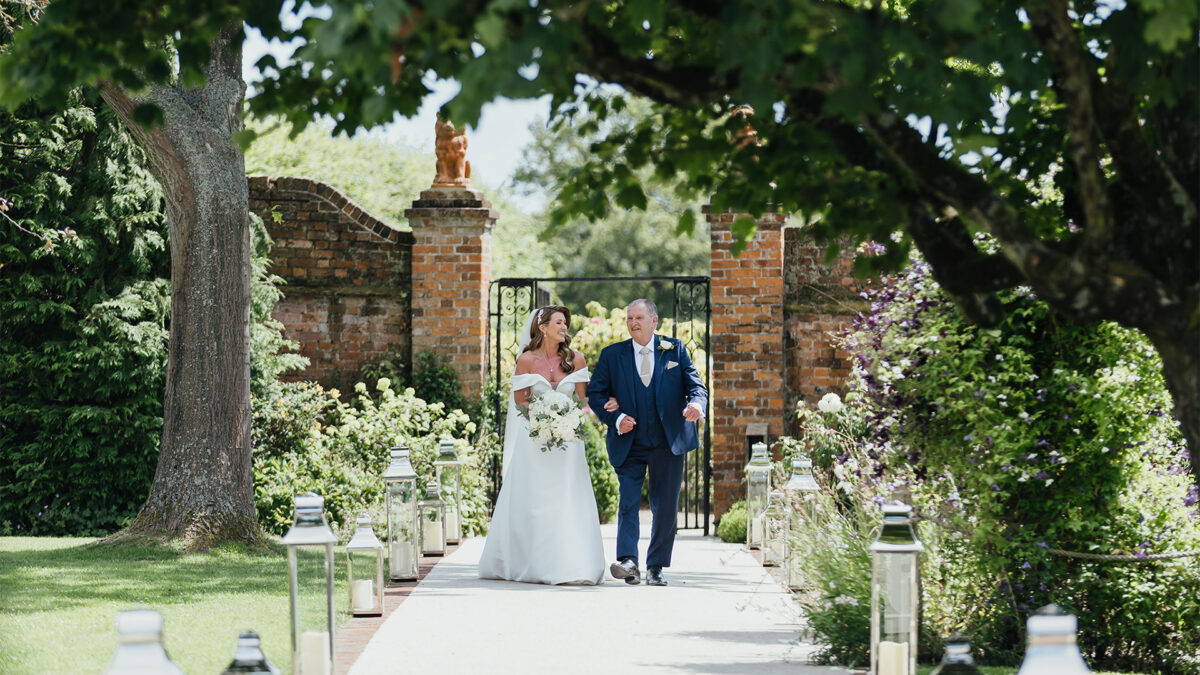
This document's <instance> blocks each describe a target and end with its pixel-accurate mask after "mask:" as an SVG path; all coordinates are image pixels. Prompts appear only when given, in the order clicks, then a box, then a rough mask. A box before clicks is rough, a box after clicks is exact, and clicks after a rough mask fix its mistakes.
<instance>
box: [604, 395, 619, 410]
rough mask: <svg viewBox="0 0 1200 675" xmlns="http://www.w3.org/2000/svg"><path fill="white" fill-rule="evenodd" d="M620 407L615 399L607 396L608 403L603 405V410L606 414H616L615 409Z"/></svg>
mask: <svg viewBox="0 0 1200 675" xmlns="http://www.w3.org/2000/svg"><path fill="white" fill-rule="evenodd" d="M620 407H621V406H619V405H617V399H616V398H615V397H612V396H609V397H608V402H607V403H605V404H604V409H605V410H607V411H608V412H616V411H617V409H618V408H620Z"/></svg>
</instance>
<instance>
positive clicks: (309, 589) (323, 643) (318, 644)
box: [290, 545, 333, 675]
mask: <svg viewBox="0 0 1200 675" xmlns="http://www.w3.org/2000/svg"><path fill="white" fill-rule="evenodd" d="M290 551H291V552H292V554H293V555H294V559H295V561H296V606H295V608H294V610H293V611H294V614H293V618H294V620H295V622H296V623H295V626H294V630H295V633H294V639H295V643H294V651H293V654H292V658H293V659H294V660H295V662H296V663H297V664H299V665H298V668H297V670H296V672H299V673H304V674H305V675H307V674H309V673H312V674H313V675H328V674H329V673H331V672H332V668H333V660H332V659H333V654H332V645H331V640H330V635H329V621H328V618H329V617H328V608H329V605H328V602H329V598H328V595H327V588H326V583H325V581H326V577H325V556H326V553H327V551H328V552H329V553H330V555H332V551H331V549H327V548H326V547H325V546H323V545H318V546H292V547H290Z"/></svg>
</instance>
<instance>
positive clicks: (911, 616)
mask: <svg viewBox="0 0 1200 675" xmlns="http://www.w3.org/2000/svg"><path fill="white" fill-rule="evenodd" d="M875 556H876V567H875V572H876V578H875V589H876V592H877V593H878V595H879V601H878V606H877V607H875V608H872V609H873V611H876V612H878V616H876V617H875V620H876V621H877V622H878V626H879V650H878V654H877V655H876V663H877V669H876V675H912V673H911V672H910V666H911V664H912V663H913V660H914V659H915V657H916V651H915V650H916V648H917V636H916V634H915V627H916V611H917V607H916V598H917V593H918V591H919V589H918V588H917V567H916V564H917V556H916V554H914V553H884V552H876V553H875Z"/></svg>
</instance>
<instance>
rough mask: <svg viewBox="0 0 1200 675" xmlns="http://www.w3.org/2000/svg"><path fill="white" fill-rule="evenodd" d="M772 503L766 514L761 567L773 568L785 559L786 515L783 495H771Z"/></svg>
mask: <svg viewBox="0 0 1200 675" xmlns="http://www.w3.org/2000/svg"><path fill="white" fill-rule="evenodd" d="M772 499H773V500H774V501H772V502H771V504H770V505H769V506H768V507H767V512H766V532H765V536H766V541H765V542H764V546H763V558H762V560H763V565H768V566H773V565H779V564H782V563H783V562H784V559H785V558H786V557H787V537H788V531H787V513H786V509H785V505H784V503H783V495H778V494H777V495H772Z"/></svg>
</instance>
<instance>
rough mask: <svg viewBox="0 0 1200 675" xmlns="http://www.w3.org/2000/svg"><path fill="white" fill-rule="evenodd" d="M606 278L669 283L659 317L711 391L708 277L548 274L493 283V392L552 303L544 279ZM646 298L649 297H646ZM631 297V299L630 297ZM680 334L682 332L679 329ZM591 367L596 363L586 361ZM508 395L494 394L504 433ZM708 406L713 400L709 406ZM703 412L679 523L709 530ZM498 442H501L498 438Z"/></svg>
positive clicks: (708, 449) (495, 463)
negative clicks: (538, 312) (536, 316)
mask: <svg viewBox="0 0 1200 675" xmlns="http://www.w3.org/2000/svg"><path fill="white" fill-rule="evenodd" d="M604 282H650V283H658V284H663V285H666V284H670V286H671V289H672V295H673V298H674V302H673V303H672V304H673V306H672V307H671V308H670V312H671V313H670V314H669V315H667V314H666V310H667V308H666V307H663V304H665V303H662V302H659V303H658V304H659V310H658V311H659V314H660V318H663V319H666V318H671V319H672V320H673V321H672V324H673V325H672V331H671V332H672V335H671V337H672V338H675V339H677V340H681V341H682V342H683V344H684V346H685V347H686V348H687V350H688V353H689V354H690V355H691V357H692V360H693V361H694V362H695V364H696V369H697V370H698V371H701V372H700V375H701V377H702V378H703V380H704V386H705V388H707V389H708V390H709V395H710V398H711V394H712V374H711V373H712V367H711V353H712V350H711V337H710V336H711V335H712V287H711V282H710V279H709V277H569V278H567V277H547V278H537V279H534V278H520V279H516V278H514V279H498V280H496V281H493V282H492V286H491V289H490V298H489V305H488V307H489V315H490V318H491V321H490V322H489V330H490V331H491V332H490V335H489V336H488V337H489V342H490V343H491V345H492V353H491V358H490V363H489V368H490V369H491V377H492V381H493V383H494V385H495V391H497V392H505V387H504V383H505V382H506V381H507V378H508V377H510V376H511V375H512V372H513V369H514V368H515V364H516V359H517V356H518V354H517V348H518V346H519V345H520V337H521V336H520V335H518V333H520V332H521V329H522V328H523V327H524V326H525V321H526V320H527V319H528V318H529V313H530V312H532V311H533V310H534V309H535V308H536V307H541V306H543V305H547V304H550V301H551V291H550V289H549V288H547V287H546V285H547V284H550V285H555V284H560V283H604ZM647 297H648V296H647ZM632 299H633V298H630V300H632ZM681 333H682V334H681ZM698 357H699V358H698ZM589 366H595V364H589ZM506 406H507V403H506V399H504V398H503V397H502V396H499V395H497V396H496V397H495V409H494V411H493V412H494V415H495V417H494V419H495V420H496V421H497V424H496V426H497V428H498V431H499V433H500V435H501V437H503V434H504V423H503V420H504V414H503V411H504V408H505V407H506ZM710 410H711V405H710ZM710 418H711V416H710V415H709V414H708V411H705V415H704V425H703V427H702V428H700V429H699V430H698V431H699V432H700V447H699V448H698V449H697V450H696V451H695V452H689V453H687V455H686V456H685V457H686V464H685V465H684V472H683V485H682V486H681V487H680V491H679V510H680V513H679V515H680V518H679V527H680V528H681V529H703V530H704V534H705V535H707V534H709V516H710V513H711V511H712V462H711V459H712V439H711V436H710V433H709V431H710V428H709V420H710ZM501 447H503V444H502V443H501ZM500 462H501V458H500V456H499V454H493V456H492V458H491V463H490V478H491V498H492V504H493V506H494V505H495V503H496V496H497V495H499V493H500V474H501V471H500Z"/></svg>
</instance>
